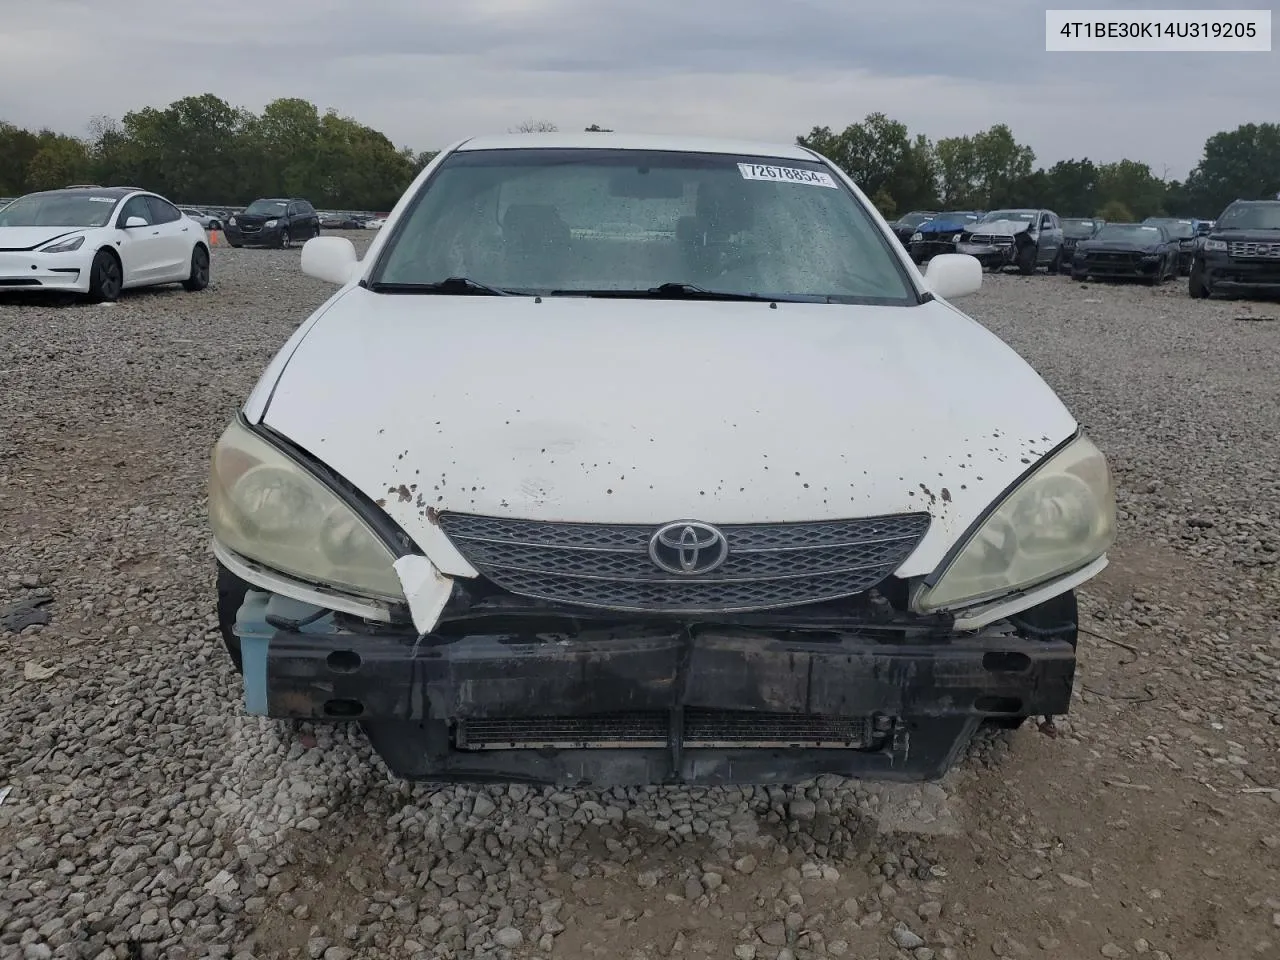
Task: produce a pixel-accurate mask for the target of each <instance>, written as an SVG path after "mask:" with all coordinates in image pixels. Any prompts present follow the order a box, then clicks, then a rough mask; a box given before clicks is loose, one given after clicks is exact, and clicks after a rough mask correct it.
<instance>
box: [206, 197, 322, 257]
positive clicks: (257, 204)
mask: <svg viewBox="0 0 1280 960" xmlns="http://www.w3.org/2000/svg"><path fill="white" fill-rule="evenodd" d="M224 232H225V233H226V235H227V242H228V243H230V244H231V245H232V246H233V247H244V246H252V247H288V246H291V245H292V244H293V243H294V242H295V241H297V242H299V243H301V242H304V241H307V240H310V239H311V238H312V237H318V236H320V215H319V214H318V213H316V208H315V207H313V206H312V205H311V204H310V203H308V202H307V201H306V200H299V199H297V198H292V199H283V198H279V197H277V198H272V199H266V200H255V201H253V203H251V204H249V206H247V207H245V208H244V209H243V210H241V211H240V212H239V213H237V214H233V215H232V216H231V217H228V218H227V223H226V228H225V231H224Z"/></svg>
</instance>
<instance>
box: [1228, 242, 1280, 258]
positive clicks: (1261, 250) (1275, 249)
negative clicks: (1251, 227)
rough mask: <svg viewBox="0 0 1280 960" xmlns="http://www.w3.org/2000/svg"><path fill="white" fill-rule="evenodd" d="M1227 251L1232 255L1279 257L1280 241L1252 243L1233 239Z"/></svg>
mask: <svg viewBox="0 0 1280 960" xmlns="http://www.w3.org/2000/svg"><path fill="white" fill-rule="evenodd" d="M1227 253H1228V254H1229V255H1231V256H1233V257H1243V258H1250V257H1252V258H1256V259H1260V260H1272V259H1275V258H1278V257H1280V241H1278V242H1276V243H1254V242H1252V241H1248V240H1233V241H1231V243H1230V244H1228V246H1227Z"/></svg>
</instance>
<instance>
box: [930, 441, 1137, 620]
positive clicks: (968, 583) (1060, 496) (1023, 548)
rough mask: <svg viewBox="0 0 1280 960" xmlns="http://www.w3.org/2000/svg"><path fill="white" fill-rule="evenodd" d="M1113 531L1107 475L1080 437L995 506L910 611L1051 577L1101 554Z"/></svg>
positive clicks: (965, 600)
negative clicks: (914, 608)
mask: <svg viewBox="0 0 1280 960" xmlns="http://www.w3.org/2000/svg"><path fill="white" fill-rule="evenodd" d="M1115 533H1116V495H1115V487H1114V485H1113V484H1112V481H1111V471H1110V470H1108V469H1107V461H1106V458H1105V457H1103V455H1102V453H1101V451H1099V450H1098V448H1097V447H1095V446H1094V445H1093V443H1091V442H1090V441H1089V439H1088V438H1086V437H1085V436H1084V435H1083V434H1082V435H1080V436H1079V437H1077V438H1076V439H1075V440H1074V441H1072V442H1071V443H1070V444H1068V445H1067V446H1066V447H1064V448H1063V449H1062V450H1061V451H1060V452H1058V453H1057V454H1055V455H1054V456H1053V457H1051V458H1050V459H1049V460H1048V461H1046V462H1045V463H1043V464H1042V465H1041V466H1040V467H1038V468H1037V469H1036V470H1035V472H1034V473H1032V474H1031V475H1030V476H1029V477H1027V479H1026V480H1024V481H1023V482H1022V483H1021V484H1020V485H1019V486H1018V487H1017V488H1016V489H1015V490H1014V491H1013V492H1012V493H1011V494H1009V496H1008V497H1006V498H1005V499H1004V501H1003V502H1002V503H1001V504H1000V505H999V506H998V507H996V509H995V511H994V512H993V513H992V514H991V515H990V516H989V517H987V519H986V520H985V521H983V523H982V524H981V526H979V527H978V529H977V530H976V531H975V532H974V533H973V534H972V535H971V536H970V538H969V539H968V541H967V542H966V543H965V545H964V546H963V547H962V548H961V550H960V551H959V553H957V554H956V556H955V558H954V559H953V560H952V561H951V563H950V564H949V565H948V566H947V568H946V569H945V570H944V571H943V574H942V576H941V578H940V579H939V580H938V582H937V583H936V584H934V585H933V586H932V587H926V588H924V589H923V590H921V591H920V592H919V593H918V594H917V595H916V598H915V607H916V609H917V610H919V611H920V612H922V613H927V612H932V611H936V610H944V609H951V608H954V607H960V606H965V605H968V604H971V603H974V602H977V601H980V600H984V599H987V598H991V597H996V596H1000V595H1002V594H1008V593H1012V592H1014V591H1017V590H1023V589H1026V588H1028V587H1033V586H1035V585H1036V584H1039V583H1043V582H1044V581H1046V580H1052V579H1053V578H1054V577H1058V576H1061V575H1063V574H1066V573H1070V572H1071V571H1073V570H1077V569H1079V568H1080V567H1082V566H1084V565H1085V564H1087V563H1090V562H1091V561H1093V560H1096V559H1097V558H1098V557H1100V556H1102V555H1103V554H1104V553H1106V552H1107V549H1108V548H1109V547H1110V546H1111V544H1112V543H1113V542H1114V541H1115Z"/></svg>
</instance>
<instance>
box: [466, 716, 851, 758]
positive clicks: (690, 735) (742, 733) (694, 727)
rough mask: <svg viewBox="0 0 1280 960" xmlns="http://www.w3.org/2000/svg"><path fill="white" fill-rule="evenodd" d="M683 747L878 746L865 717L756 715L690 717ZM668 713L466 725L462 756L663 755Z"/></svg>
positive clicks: (667, 737)
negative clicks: (531, 753) (619, 751)
mask: <svg viewBox="0 0 1280 960" xmlns="http://www.w3.org/2000/svg"><path fill="white" fill-rule="evenodd" d="M683 727H684V735H683V737H681V739H680V743H681V746H682V747H685V748H688V749H699V748H701V749H734V748H753V749H788V748H800V749H810V750H815V749H816V750H824V749H825V750H861V749H866V748H867V747H869V746H871V745H872V744H873V743H874V742H875V735H874V733H873V731H872V726H871V723H870V721H869V720H868V719H867V718H865V717H827V716H819V715H816V714H804V713H757V712H754V711H748V710H702V709H687V710H685V711H684V721H683ZM670 734H671V722H670V716H669V715H668V714H665V713H619V714H609V715H606V716H595V717H517V718H510V719H508V718H497V719H491V718H486V719H478V720H460V721H458V724H457V727H456V728H455V731H454V745H455V746H456V747H457V748H458V749H459V750H607V749H629V750H639V749H646V748H647V749H661V748H664V747H666V746H668V744H669V743H670Z"/></svg>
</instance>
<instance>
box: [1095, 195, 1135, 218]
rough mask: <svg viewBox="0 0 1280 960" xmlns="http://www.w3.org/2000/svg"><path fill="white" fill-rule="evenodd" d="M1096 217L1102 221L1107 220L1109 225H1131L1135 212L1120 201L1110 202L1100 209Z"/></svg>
mask: <svg viewBox="0 0 1280 960" xmlns="http://www.w3.org/2000/svg"><path fill="white" fill-rule="evenodd" d="M1095 216H1096V217H1098V219H1100V220H1106V221H1107V222H1108V223H1130V222H1132V221H1133V212H1132V211H1131V210H1130V209H1129V208H1128V207H1127V206H1125V205H1124V203H1123V202H1122V201H1120V200H1108V201H1107V202H1106V203H1104V204H1103V205H1102V206H1100V207H1099V208H1098V212H1097V213H1096V214H1095Z"/></svg>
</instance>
